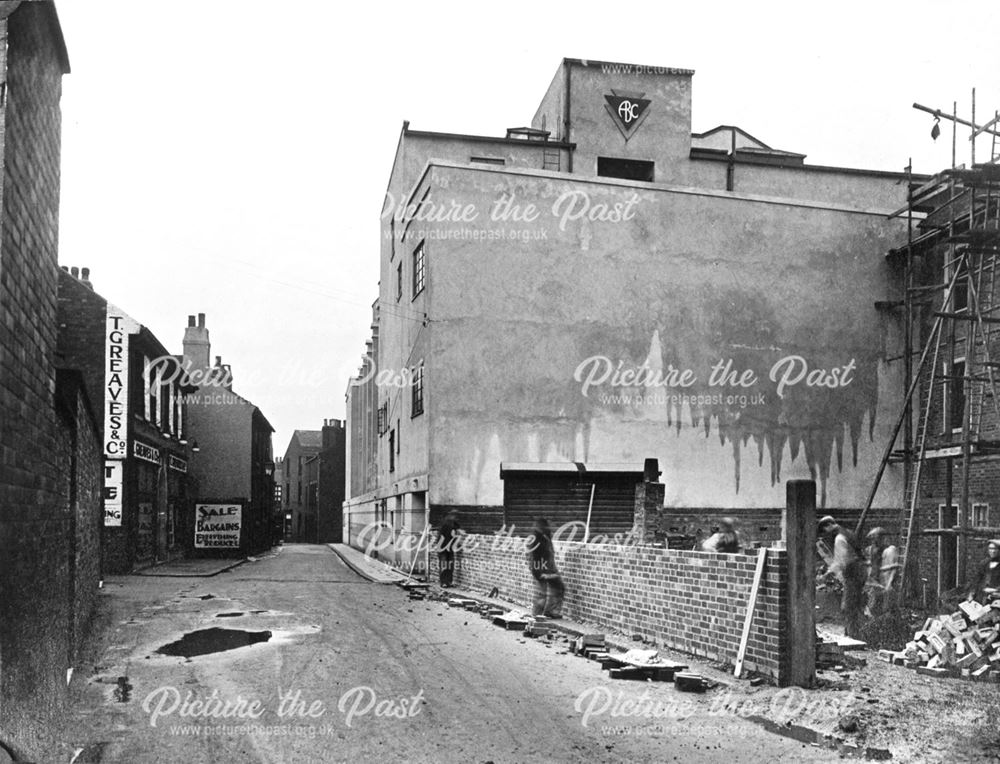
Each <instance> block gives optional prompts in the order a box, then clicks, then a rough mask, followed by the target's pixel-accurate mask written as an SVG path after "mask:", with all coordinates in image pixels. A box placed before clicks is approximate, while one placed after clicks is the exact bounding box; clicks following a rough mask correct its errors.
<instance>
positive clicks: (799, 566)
mask: <svg viewBox="0 0 1000 764" xmlns="http://www.w3.org/2000/svg"><path fill="white" fill-rule="evenodd" d="M781 524H782V529H783V535H784V541H785V549H786V550H787V554H788V592H787V599H786V600H785V601H784V602H783V603H782V605H783V606H784V607H786V608H787V609H788V621H787V624H788V632H787V634H788V636H787V650H786V656H785V666H786V667H787V672H785V678H784V680H783V681H782V682H781V684H782V685H786V686H787V685H794V686H797V687H812V686H813V684H814V682H815V679H816V530H817V529H816V483H815V482H814V481H812V480H789V481H788V482H787V483H786V484H785V511H784V514H783V517H782V523H781Z"/></svg>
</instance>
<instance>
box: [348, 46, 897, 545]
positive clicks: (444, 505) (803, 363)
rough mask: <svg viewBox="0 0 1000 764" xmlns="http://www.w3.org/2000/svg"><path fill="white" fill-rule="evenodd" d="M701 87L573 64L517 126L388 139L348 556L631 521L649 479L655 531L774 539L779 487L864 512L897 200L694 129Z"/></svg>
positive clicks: (351, 421) (872, 181)
mask: <svg viewBox="0 0 1000 764" xmlns="http://www.w3.org/2000/svg"><path fill="white" fill-rule="evenodd" d="M692 75H693V72H691V71H686V70H678V69H667V68H661V67H635V66H630V65H624V64H609V63H603V62H594V61H579V60H572V59H566V60H564V61H563V62H562V64H561V65H560V66H559V69H558V71H557V72H556V76H555V77H554V78H553V80H552V82H551V84H550V85H549V88H548V90H547V91H546V92H545V94H544V96H543V98H542V100H541V104H540V105H539V107H538V111H537V112H536V113H535V116H534V118H533V119H532V121H531V127H524V128H513V129H510V130H508V131H507V134H506V136H504V137H494V138H488V137H481V136H468V135H454V134H447V133H429V132H422V131H417V130H413V129H411V128H410V127H409V125H408V124H407V123H404V124H403V129H402V131H401V133H400V137H399V145H398V148H397V150H396V157H395V162H394V165H393V170H392V174H391V177H390V179H389V184H388V192H387V195H386V207H385V209H384V210H383V211H382V237H381V250H380V259H381V260H380V261H381V269H380V273H381V279H380V288H379V296H378V300H377V301H376V303H375V305H374V307H373V322H372V338H371V340H370V342H369V344H368V347H367V355H368V356H369V357H370V358H371V359H372V362H371V363H369V362H367V361H366V362H365V364H364V365H363V367H362V368H361V369H360V370H359V374H358V377H357V378H356V379H354V380H352V382H351V384H350V385H349V386H348V390H347V398H348V451H349V455H348V476H349V477H348V481H347V482H348V486H347V495H348V499H347V501H346V502H345V529H346V533H345V536H347V535H348V534H349V537H350V538H351V539H352V541H353V543H358V534H359V532H360V531H361V529H362V528H364V527H365V526H366V525H368V524H369V523H371V522H372V521H375V520H378V521H384V522H385V523H386V524H387V525H388V526H390V527H391V529H392V531H391V534H390V533H389V532H387V533H386V535H387V536H388V535H391V536H392V537H393V538H394V539H395V540H396V542H397V546H398V547H399V549H398V550H397V549H396V548H395V547H393V546H387V547H386V548H385V549H384V550H383V551H384V556H387V557H389V558H390V559H396V560H397V561H398V562H401V563H403V564H407V563H408V561H409V559H410V554H409V553H408V552H406V551H405V548H404V547H408V546H412V540H411V539H412V536H414V535H419V534H420V533H421V532H422V531H423V529H424V527H425V523H427V522H430V524H431V525H436V524H437V523H438V522H439V520H440V518H441V517H442V515H443V513H444V512H446V511H447V510H448V509H452V508H455V509H458V510H459V511H460V513H461V520H462V522H463V524H464V525H465V526H466V527H470V528H473V529H476V530H480V531H484V532H489V531H492V530H496V529H498V528H500V527H501V526H502V525H503V524H505V523H507V524H508V525H509V524H510V522H511V521H512V519H514V518H517V519H519V520H520V519H521V518H523V517H525V516H527V515H528V514H530V513H533V512H534V513H539V514H549V515H554V516H558V517H567V516H576V517H580V518H581V519H582V516H583V515H585V514H586V513H587V510H588V507H589V506H592V508H593V509H594V511H597V512H599V513H602V514H603V517H604V520H603V521H602V522H604V523H605V524H606V525H608V527H611V528H618V527H621V526H628V525H630V524H631V521H632V515H631V512H632V506H631V504H630V503H629V502H628V500H627V499H628V496H629V495H630V493H629V492H630V490H632V489H631V488H629V485H634V483H635V480H636V474H637V471H641V470H642V464H643V462H644V460H645V459H647V458H656V459H657V460H658V463H659V469H660V471H661V472H662V477H661V480H662V482H663V483H664V484H665V498H664V505H665V507H664V511H663V513H662V517H661V518H660V521H659V526H658V528H659V530H660V531H661V532H668V531H675V532H679V533H689V534H694V533H697V532H698V531H701V530H704V529H707V527H708V526H709V525H710V524H711V522H712V518H713V517H716V516H717V515H718V514H719V513H722V512H724V513H726V514H736V515H740V516H742V518H743V524H744V530H745V531H747V532H748V535H749V536H750V537H751V538H754V537H755V536H759V537H772V536H775V535H776V534H777V523H778V518H779V517H780V514H779V513H778V512H777V509H778V508H779V507H781V506H782V505H783V504H784V493H783V490H784V489H783V486H782V485H781V482H782V481H784V480H785V479H788V478H801V477H806V478H808V477H814V478H815V479H816V480H817V482H818V484H819V489H820V501H821V503H822V504H823V506H825V507H826V509H827V510H828V511H831V512H833V513H835V514H836V513H840V514H843V515H851V514H852V513H853V514H856V512H857V508H858V507H859V506H861V505H862V504H863V503H864V500H865V498H866V494H867V491H868V490H869V488H870V486H871V485H872V481H873V478H874V473H875V471H876V469H877V468H878V466H879V463H880V457H881V453H882V451H883V450H884V448H885V445H886V438H887V436H888V434H889V430H890V428H891V425H892V424H893V420H894V417H895V416H896V415H897V412H898V408H899V401H900V398H901V387H902V381H901V373H902V369H901V366H900V364H899V363H898V362H892V361H891V360H890V359H891V358H892V356H893V355H898V353H897V351H898V343H899V336H898V335H899V326H898V325H897V321H896V319H894V318H893V317H892V316H891V315H890V314H888V313H886V312H885V311H880V310H879V309H878V308H877V307H876V303H885V302H886V301H890V300H892V299H894V298H895V297H896V296H897V295H895V293H894V291H893V290H894V284H895V283H896V282H895V281H894V279H893V278H892V274H891V273H890V272H889V266H888V265H887V261H886V258H885V255H886V252H887V251H888V250H889V249H890V248H891V247H893V246H896V245H897V244H898V243H900V241H902V240H903V238H904V237H905V231H904V229H903V225H902V223H901V222H900V221H898V220H889V219H888V218H887V215H888V213H890V212H891V211H892V210H894V209H896V208H898V207H899V206H900V205H901V204H902V203H903V202H904V201H905V191H906V185H905V183H904V184H901V183H900V182H899V181H900V180H901V177H902V176H900V175H897V174H893V173H885V172H877V171H865V170H856V169H848V168H835V167H820V166H814V165H809V164H806V162H805V158H804V155H802V154H798V153H794V152H790V151H782V150H777V149H773V148H771V147H770V146H768V145H767V144H766V143H764V142H763V141H762V140H760V139H758V138H755V137H753V136H752V135H750V134H749V133H748V132H746V131H744V130H742V129H740V128H737V127H733V126H718V127H715V128H714V129H711V130H708V131H707V132H703V133H693V132H692V125H691V97H692ZM574 465H576V466H575V467H574ZM615 465H620V466H617V467H616V466H615ZM501 472H503V475H502V474H501ZM897 472H898V469H897V468H896V467H894V466H890V468H889V471H888V474H887V475H886V478H884V479H883V481H882V487H881V489H880V491H879V493H878V495H877V497H876V503H875V505H876V508H877V509H881V510H888V509H890V508H895V507H898V505H899V502H900V492H901V475H900V474H897ZM557 475H561V477H556V476H557ZM595 475H597V476H603V477H600V479H597V478H595V477H594V476H595ZM591 484H594V485H596V486H597V487H596V488H594V489H590V488H589V486H590V485H591ZM581 485H583V487H584V489H583V490H581ZM616 485H617V488H616V487H614V486H616ZM505 486H506V487H507V490H506V491H505ZM515 487H516V490H515ZM591 490H592V491H593V494H591ZM516 496H520V497H522V498H521V499H518V498H516ZM525 496H527V497H528V498H523V497H525ZM532 496H534V499H532V498H531V497H532ZM591 496H592V498H591ZM889 517H890V516H889V514H888V513H886V517H885V518H884V519H888V518H889ZM891 517H892V519H893V520H895V517H896V513H895V512H893V513H892V515H891ZM400 539H402V541H400ZM408 539H409V540H408Z"/></svg>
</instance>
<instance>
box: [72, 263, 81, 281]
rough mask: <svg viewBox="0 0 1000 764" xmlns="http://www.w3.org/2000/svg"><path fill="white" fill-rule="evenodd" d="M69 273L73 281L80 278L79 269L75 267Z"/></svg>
mask: <svg viewBox="0 0 1000 764" xmlns="http://www.w3.org/2000/svg"><path fill="white" fill-rule="evenodd" d="M69 272H70V274H71V275H72V276H73V278H75V279H78V278H80V269H79V268H77V267H76V266H75V265H74V266H73V267H72V268H70V269H69Z"/></svg>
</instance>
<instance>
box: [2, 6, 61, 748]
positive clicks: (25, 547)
mask: <svg viewBox="0 0 1000 764" xmlns="http://www.w3.org/2000/svg"><path fill="white" fill-rule="evenodd" d="M55 30H57V27H55V26H54V13H53V10H52V7H51V6H50V4H48V3H23V4H21V5H20V6H19V7H18V8H17V10H15V11H14V12H13V14H12V15H11V16H10V17H9V18H8V19H7V21H6V29H5V30H0V31H3V32H6V38H7V53H6V55H7V58H6V65H5V69H6V78H5V79H6V85H7V88H6V101H5V103H4V105H3V113H2V126H3V153H2V161H3V198H2V208H0V214H2V220H0V237H2V238H0V422H2V423H3V425H2V427H0V607H2V611H0V739H2V740H3V741H4V743H5V744H6V745H8V746H9V747H10V748H12V749H13V750H14V751H15V753H19V754H20V755H23V757H24V758H26V759H38V758H39V757H41V758H42V759H44V756H43V754H42V753H40V752H41V751H43V750H44V749H45V742H46V741H47V740H49V732H48V730H49V721H50V720H51V719H52V717H53V716H54V715H55V714H57V713H58V711H59V709H60V707H61V705H62V703H63V701H64V698H65V687H66V668H67V654H68V650H69V648H68V641H67V635H68V632H69V629H68V592H69V588H68V587H69V573H68V569H69V554H68V548H67V547H68V544H67V542H68V538H69V536H68V534H69V532H70V521H71V515H70V512H69V507H68V504H67V502H66V498H65V495H64V488H65V486H64V485H62V484H61V482H60V477H59V475H60V468H61V467H62V466H63V465H64V464H65V463H66V460H67V458H68V453H67V451H68V449H67V446H66V443H65V439H64V438H62V437H60V432H59V424H58V422H57V419H56V413H55V408H54V405H53V397H54V394H55V367H54V354H55V347H56V328H57V327H56V278H57V270H58V269H57V265H56V263H57V244H58V218H59V156H60V121H61V118H60V111H59V99H60V94H61V87H62V84H61V79H62V73H63V69H64V67H63V60H62V50H61V40H59V39H57V37H56V35H54V31H55Z"/></svg>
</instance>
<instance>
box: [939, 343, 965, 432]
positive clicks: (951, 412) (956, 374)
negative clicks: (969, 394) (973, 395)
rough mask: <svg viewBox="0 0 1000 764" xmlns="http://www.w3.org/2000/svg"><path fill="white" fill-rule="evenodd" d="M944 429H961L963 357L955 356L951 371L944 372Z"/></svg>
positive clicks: (963, 387) (963, 400)
mask: <svg viewBox="0 0 1000 764" xmlns="http://www.w3.org/2000/svg"><path fill="white" fill-rule="evenodd" d="M945 368H946V369H947V367H945ZM945 376H946V380H945V385H944V389H945V396H946V405H945V416H946V419H945V427H944V428H945V431H947V430H949V429H950V430H951V431H952V432H955V431H956V430H961V429H962V420H963V418H964V417H965V359H964V358H956V359H955V362H954V363H953V364H952V365H951V373H950V374H949V373H947V371H946V373H945Z"/></svg>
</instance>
